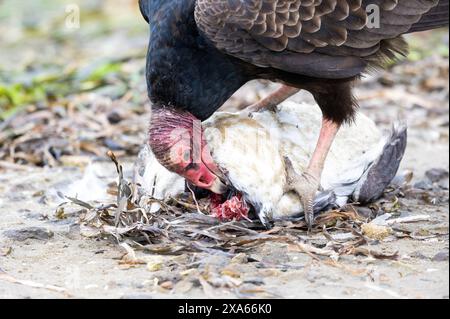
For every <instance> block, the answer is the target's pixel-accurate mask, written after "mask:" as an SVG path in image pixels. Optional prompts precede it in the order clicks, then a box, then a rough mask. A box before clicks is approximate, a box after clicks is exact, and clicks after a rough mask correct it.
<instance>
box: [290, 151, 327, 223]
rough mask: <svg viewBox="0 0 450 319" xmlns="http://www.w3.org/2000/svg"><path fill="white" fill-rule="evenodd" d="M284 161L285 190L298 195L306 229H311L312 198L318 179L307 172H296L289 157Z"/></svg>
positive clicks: (318, 186)
mask: <svg viewBox="0 0 450 319" xmlns="http://www.w3.org/2000/svg"><path fill="white" fill-rule="evenodd" d="M284 161H285V166H286V172H287V185H286V191H294V192H296V193H297V194H298V195H299V196H300V199H301V202H302V205H303V210H304V212H305V221H306V224H307V225H308V231H311V230H312V227H313V226H314V199H315V196H316V192H317V191H318V190H319V188H320V183H319V180H318V179H317V178H316V177H315V176H314V175H312V174H310V173H309V172H304V173H303V174H301V175H300V174H298V173H297V172H296V171H295V169H294V167H293V165H292V162H291V160H290V159H289V158H287V157H286V158H285V159H284Z"/></svg>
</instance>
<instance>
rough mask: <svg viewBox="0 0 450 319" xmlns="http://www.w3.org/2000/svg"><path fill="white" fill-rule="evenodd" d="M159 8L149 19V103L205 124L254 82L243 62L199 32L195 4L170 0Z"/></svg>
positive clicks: (193, 2)
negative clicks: (188, 115)
mask: <svg viewBox="0 0 450 319" xmlns="http://www.w3.org/2000/svg"><path fill="white" fill-rule="evenodd" d="M159 5H160V7H158V10H154V11H151V12H150V16H149V21H150V31H151V36H150V44H149V50H148V56H147V81H148V90H149V96H150V99H151V100H152V102H153V103H154V104H155V105H165V106H171V107H174V108H177V109H180V110H184V111H188V112H190V113H191V114H192V115H194V116H195V117H196V118H198V119H199V120H201V121H203V120H205V119H207V118H209V117H210V116H211V115H212V114H213V113H214V112H215V111H216V110H217V109H219V108H220V107H221V106H222V105H223V104H224V103H225V102H226V101H227V100H228V99H229V98H230V97H231V96H232V95H233V94H234V93H235V92H236V91H237V90H238V89H239V88H240V87H241V86H242V85H244V84H245V83H246V82H247V81H248V80H249V79H250V78H249V77H248V75H247V74H245V68H242V63H243V62H240V61H239V60H237V59H235V58H232V57H229V56H227V55H226V54H224V53H221V52H220V51H218V50H217V49H216V48H215V47H213V46H212V45H210V44H209V43H208V41H207V40H206V39H205V38H204V37H203V36H202V35H201V34H200V33H199V32H198V29H197V25H196V23H195V19H194V7H195V1H194V0H189V1H181V2H180V1H175V0H167V1H166V2H164V3H161V4H159Z"/></svg>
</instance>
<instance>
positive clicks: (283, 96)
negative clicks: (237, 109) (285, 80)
mask: <svg viewBox="0 0 450 319" xmlns="http://www.w3.org/2000/svg"><path fill="white" fill-rule="evenodd" d="M299 91H300V89H297V88H294V87H292V86H287V85H282V86H281V88H279V89H278V90H276V91H275V92H273V93H271V94H270V95H269V96H268V97H266V98H264V99H262V100H261V101H259V102H257V103H255V104H253V105H250V106H249V107H248V108H247V110H248V111H249V112H250V113H254V112H259V111H262V110H267V109H269V110H275V108H276V107H277V105H278V104H280V103H282V102H284V101H285V100H287V99H288V98H290V97H291V96H293V95H294V94H296V93H298V92H299Z"/></svg>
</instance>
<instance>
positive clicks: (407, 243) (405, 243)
mask: <svg viewBox="0 0 450 319" xmlns="http://www.w3.org/2000/svg"><path fill="white" fill-rule="evenodd" d="M251 88H253V89H254V87H251ZM296 99H302V100H305V99H308V97H306V96H302V95H300V96H298V97H296ZM365 112H366V111H365ZM367 113H368V114H369V115H373V116H374V117H375V118H378V115H377V113H376V112H373V111H370V110H369V111H367ZM380 125H381V126H383V124H381V122H380ZM386 127H387V125H386ZM429 132H430V131H429V128H420V127H418V126H415V125H413V127H411V129H410V142H409V146H408V150H407V154H406V158H405V160H404V162H403V165H402V169H409V170H412V171H413V172H414V173H415V179H414V182H418V181H421V180H423V178H424V177H423V176H424V173H425V171H427V170H429V169H431V168H443V169H444V170H446V171H447V172H448V165H449V164H448V163H449V162H448V143H447V142H448V128H447V127H445V126H444V127H441V128H434V131H433V132H438V133H439V134H434V135H433V136H437V138H434V140H432V139H430V138H429V137H427V136H428V135H429V134H428V133H429ZM446 132H447V133H446ZM424 139H427V142H425V140H424ZM95 165H96V167H97V168H98V170H97V172H98V174H100V175H101V178H102V179H103V180H104V181H105V182H112V181H114V180H115V179H116V176H115V175H114V174H115V171H114V168H113V166H112V164H111V163H109V162H107V161H106V160H105V162H98V163H96V164H95ZM126 166H127V167H128V171H130V167H131V162H129V163H127V165H126ZM82 177H83V171H82V170H81V169H78V168H55V169H37V168H24V169H13V168H11V169H9V170H6V171H5V172H4V173H2V174H1V175H0V207H1V220H0V298H186V297H187V298H197V297H207V298H226V297H228V298H240V297H248V298H253V297H259V298H449V294H448V290H449V261H448V254H449V241H448V225H449V223H448V222H449V215H448V213H449V212H448V186H447V190H441V191H439V192H438V193H434V195H433V196H435V197H436V198H434V200H433V199H432V200H430V203H426V202H424V201H423V200H422V199H414V198H413V197H407V198H405V199H403V200H402V202H401V208H400V211H401V212H409V213H410V214H412V215H418V214H420V215H429V219H428V220H427V221H423V222H418V223H411V224H403V225H400V226H401V227H403V228H405V227H406V228H407V230H408V231H411V233H415V234H420V235H421V236H418V237H417V238H416V239H410V238H404V239H400V238H393V237H388V238H387V239H386V240H383V241H381V242H373V247H371V248H373V249H376V250H378V251H383V252H387V253H388V252H398V253H399V256H400V258H399V259H398V260H377V259H373V258H367V257H354V256H345V257H342V258H341V259H340V260H339V262H337V263H335V262H332V261H331V260H329V259H323V258H321V259H320V260H314V259H312V258H311V257H310V256H308V255H306V254H303V253H301V252H298V251H295V249H292V247H290V246H289V245H288V244H283V243H266V244H263V245H261V246H259V247H258V248H256V249H253V250H252V251H249V252H248V253H247V256H246V257H245V258H242V259H240V258H239V257H238V258H234V259H231V258H230V257H228V256H224V255H220V254H218V255H204V254H185V255H181V256H160V257H155V256H152V255H146V254H143V253H140V252H138V254H139V256H140V258H142V259H143V260H144V261H145V262H144V263H143V264H142V265H135V266H129V265H123V264H122V265H121V262H120V261H121V259H122V257H123V255H124V254H125V250H124V249H123V248H122V247H120V246H119V245H118V243H116V242H114V241H113V240H111V239H96V240H93V239H86V238H84V237H82V236H81V235H80V229H79V226H78V224H77V220H78V219H77V210H73V211H70V212H68V213H67V215H68V218H67V219H64V220H60V219H58V218H57V217H56V214H55V212H56V208H57V206H58V203H59V202H61V199H59V198H58V196H57V194H56V190H60V191H64V190H66V189H67V188H68V186H69V185H72V186H73V183H74V181H79V180H82ZM414 182H413V183H414ZM442 183H444V184H445V183H447V185H448V178H447V180H445V179H444V181H443V182H442V181H441V184H442ZM84 185H85V186H83V188H87V189H80V192H81V193H83V191H86V192H85V194H88V193H89V192H92V191H95V189H89V182H87V184H84ZM93 186H94V185H92V187H93ZM444 188H445V185H444ZM436 194H438V195H436ZM86 196H87V195H86ZM80 198H83V197H82V196H80ZM78 211H79V210H78ZM72 213H73V214H72ZM30 227H38V229H31V235H30V232H28V233H26V234H25V236H24V237H25V238H20V235H21V234H20V233H19V238H17V236H18V233H17V231H20V230H22V229H28V230H29V228H30ZM22 235H23V234H22ZM30 237H31V238H30ZM33 237H38V239H36V238H33ZM321 239H323V238H322V235H320V234H319V235H314V236H313V238H311V240H316V241H317V240H319V241H320V240H321ZM155 258H157V261H156V262H155V261H154V259H155ZM155 263H156V265H158V266H157V267H156V268H154V267H153V266H151V265H155ZM146 264H147V265H146ZM149 265H150V266H149ZM191 265H192V266H191ZM152 267H153V268H154V269H153V268H152ZM205 273H208V274H224V273H226V274H231V278H233V280H234V281H233V285H232V286H233V288H230V285H229V284H228V285H223V288H213V287H212V286H211V285H209V284H206V283H204V282H201V281H200V282H199V281H198V280H197V279H193V278H196V276H198V274H202V275H203V276H204V275H205ZM227 278H230V277H227Z"/></svg>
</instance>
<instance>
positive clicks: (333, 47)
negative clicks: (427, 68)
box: [195, 0, 439, 78]
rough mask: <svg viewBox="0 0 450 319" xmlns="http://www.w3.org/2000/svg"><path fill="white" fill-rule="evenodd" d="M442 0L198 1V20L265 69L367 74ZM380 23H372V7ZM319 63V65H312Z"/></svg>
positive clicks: (229, 49)
mask: <svg viewBox="0 0 450 319" xmlns="http://www.w3.org/2000/svg"><path fill="white" fill-rule="evenodd" d="M438 2H439V0H197V5H196V11H195V16H196V21H197V25H198V26H199V28H200V30H201V31H202V32H203V33H204V34H205V35H206V36H207V37H208V38H209V39H210V40H211V41H212V42H213V43H214V44H215V46H216V47H217V48H219V49H220V50H223V51H225V52H226V53H228V54H230V55H233V56H235V57H238V58H240V59H242V60H244V61H247V62H250V63H253V64H255V65H257V66H261V67H274V68H278V69H281V70H284V71H290V72H294V73H299V74H303V75H308V76H316V77H326V78H343V77H351V76H354V75H357V74H359V73H361V72H362V71H363V70H364V69H365V68H366V66H367V64H368V63H370V62H373V61H374V60H376V59H375V57H379V56H382V55H387V56H391V55H393V52H392V51H395V50H399V51H401V49H400V48H401V47H402V43H401V42H399V41H398V40H397V41H393V43H397V44H400V45H398V46H397V49H396V48H395V47H394V45H393V43H389V41H390V40H391V39H395V38H397V37H398V36H400V35H401V34H404V33H406V32H408V30H409V29H411V26H413V25H414V24H415V23H417V22H418V21H419V20H420V19H421V17H422V15H423V14H424V13H426V12H428V11H429V10H430V9H431V8H433V7H435V6H436V5H437V4H438ZM369 5H375V6H377V7H376V8H379V10H380V27H379V28H373V27H370V25H369V23H368V22H369V18H370V13H371V12H370V11H369V9H370V7H368V6H369ZM311 63H314V65H311Z"/></svg>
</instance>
